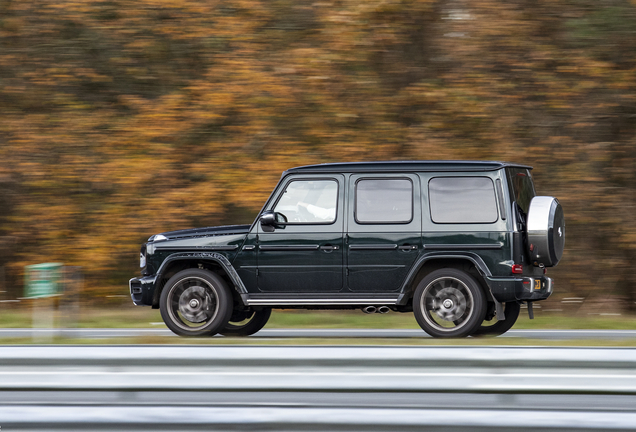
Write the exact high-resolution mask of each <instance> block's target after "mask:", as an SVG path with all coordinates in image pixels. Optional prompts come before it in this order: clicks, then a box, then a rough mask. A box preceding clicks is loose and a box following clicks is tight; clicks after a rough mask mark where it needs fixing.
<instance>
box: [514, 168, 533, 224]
mask: <svg viewBox="0 0 636 432" xmlns="http://www.w3.org/2000/svg"><path fill="white" fill-rule="evenodd" d="M508 179H509V182H508V183H509V187H510V191H511V196H512V200H513V201H516V202H517V205H518V206H519V208H520V209H521V210H523V212H524V214H528V209H529V208H530V201H532V198H534V196H535V195H536V194H535V192H534V182H533V181H532V175H531V174H530V170H529V169H525V168H508Z"/></svg>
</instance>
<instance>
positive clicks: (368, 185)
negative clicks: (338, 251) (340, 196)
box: [355, 179, 413, 224]
mask: <svg viewBox="0 0 636 432" xmlns="http://www.w3.org/2000/svg"><path fill="white" fill-rule="evenodd" d="M355 204H356V210H355V217H356V222H358V223H363V224H364V223H409V222H411V220H412V219H413V183H411V180H408V179H361V180H358V182H357V183H356V203H355Z"/></svg>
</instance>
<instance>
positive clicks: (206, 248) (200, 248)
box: [156, 245, 238, 252]
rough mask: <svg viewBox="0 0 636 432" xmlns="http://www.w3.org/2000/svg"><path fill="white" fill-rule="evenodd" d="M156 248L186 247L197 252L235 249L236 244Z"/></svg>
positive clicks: (173, 248)
mask: <svg viewBox="0 0 636 432" xmlns="http://www.w3.org/2000/svg"><path fill="white" fill-rule="evenodd" d="M156 249H157V250H166V251H170V250H174V251H183V250H184V249H187V250H188V251H189V252H199V251H202V252H203V251H235V250H237V249H238V245H219V246H195V247H184V246H164V247H161V246H157V247H156Z"/></svg>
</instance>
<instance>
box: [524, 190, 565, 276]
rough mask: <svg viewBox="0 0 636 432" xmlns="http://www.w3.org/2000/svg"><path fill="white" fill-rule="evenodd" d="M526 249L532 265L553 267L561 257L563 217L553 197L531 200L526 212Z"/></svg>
mask: <svg viewBox="0 0 636 432" xmlns="http://www.w3.org/2000/svg"><path fill="white" fill-rule="evenodd" d="M527 227H528V228H527V229H528V247H529V248H530V250H529V253H530V258H531V261H532V262H533V263H535V262H536V263H537V264H543V265H544V266H546V267H554V266H555V265H557V264H558V263H559V261H560V260H561V257H562V256H563V248H564V246H565V217H564V214H563V208H562V207H561V204H560V203H559V200H557V199H556V198H554V197H547V196H537V197H534V198H532V201H531V202H530V209H529V210H528V224H527Z"/></svg>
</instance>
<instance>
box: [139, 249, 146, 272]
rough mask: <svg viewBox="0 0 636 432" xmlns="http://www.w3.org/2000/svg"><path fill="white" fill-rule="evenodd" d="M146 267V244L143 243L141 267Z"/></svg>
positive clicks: (140, 253) (140, 255)
mask: <svg viewBox="0 0 636 432" xmlns="http://www.w3.org/2000/svg"><path fill="white" fill-rule="evenodd" d="M144 267H146V245H143V246H142V247H141V251H140V252H139V268H144Z"/></svg>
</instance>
